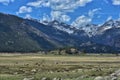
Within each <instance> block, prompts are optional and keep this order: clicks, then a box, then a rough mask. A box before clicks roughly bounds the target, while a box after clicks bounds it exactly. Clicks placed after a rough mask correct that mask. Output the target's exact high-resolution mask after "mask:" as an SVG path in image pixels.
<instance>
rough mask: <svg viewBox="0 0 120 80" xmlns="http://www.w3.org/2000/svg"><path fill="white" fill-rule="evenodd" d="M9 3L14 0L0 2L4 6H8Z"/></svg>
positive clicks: (0, 0) (1, 0)
mask: <svg viewBox="0 0 120 80" xmlns="http://www.w3.org/2000/svg"><path fill="white" fill-rule="evenodd" d="M10 2H14V0H0V3H2V4H4V5H8V4H9V3H10Z"/></svg>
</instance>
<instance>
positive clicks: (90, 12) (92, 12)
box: [88, 8, 101, 17]
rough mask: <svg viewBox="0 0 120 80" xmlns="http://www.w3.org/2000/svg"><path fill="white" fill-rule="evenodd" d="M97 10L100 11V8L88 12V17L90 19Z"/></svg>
mask: <svg viewBox="0 0 120 80" xmlns="http://www.w3.org/2000/svg"><path fill="white" fill-rule="evenodd" d="M99 10H101V8H96V9H93V10H90V11H89V12H88V15H89V16H90V17H93V16H94V15H95V13H97V12H98V11H99Z"/></svg>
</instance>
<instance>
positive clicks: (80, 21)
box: [72, 15, 92, 28]
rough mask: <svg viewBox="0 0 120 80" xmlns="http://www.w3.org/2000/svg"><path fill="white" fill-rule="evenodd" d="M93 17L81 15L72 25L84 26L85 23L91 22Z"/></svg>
mask: <svg viewBox="0 0 120 80" xmlns="http://www.w3.org/2000/svg"><path fill="white" fill-rule="evenodd" d="M91 21H92V19H91V18H90V17H87V16H85V15H82V16H79V17H78V18H77V19H76V20H75V21H74V22H73V23H72V26H74V27H77V28H79V27H83V26H84V25H86V24H88V23H90V22H91Z"/></svg>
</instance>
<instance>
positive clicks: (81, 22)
mask: <svg viewBox="0 0 120 80" xmlns="http://www.w3.org/2000/svg"><path fill="white" fill-rule="evenodd" d="M99 10H101V8H96V9H93V10H90V11H89V12H88V14H87V16H85V15H82V16H79V17H78V18H77V19H76V20H75V21H73V22H72V24H71V25H72V26H74V27H77V28H79V27H84V26H85V25H86V24H89V23H91V22H92V19H93V17H94V15H95V14H96V13H97V12H98V11H99Z"/></svg>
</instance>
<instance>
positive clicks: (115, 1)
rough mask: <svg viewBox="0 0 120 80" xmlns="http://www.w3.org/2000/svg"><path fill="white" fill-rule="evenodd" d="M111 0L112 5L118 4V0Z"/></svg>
mask: <svg viewBox="0 0 120 80" xmlns="http://www.w3.org/2000/svg"><path fill="white" fill-rule="evenodd" d="M112 1H113V5H120V0H112Z"/></svg>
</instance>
